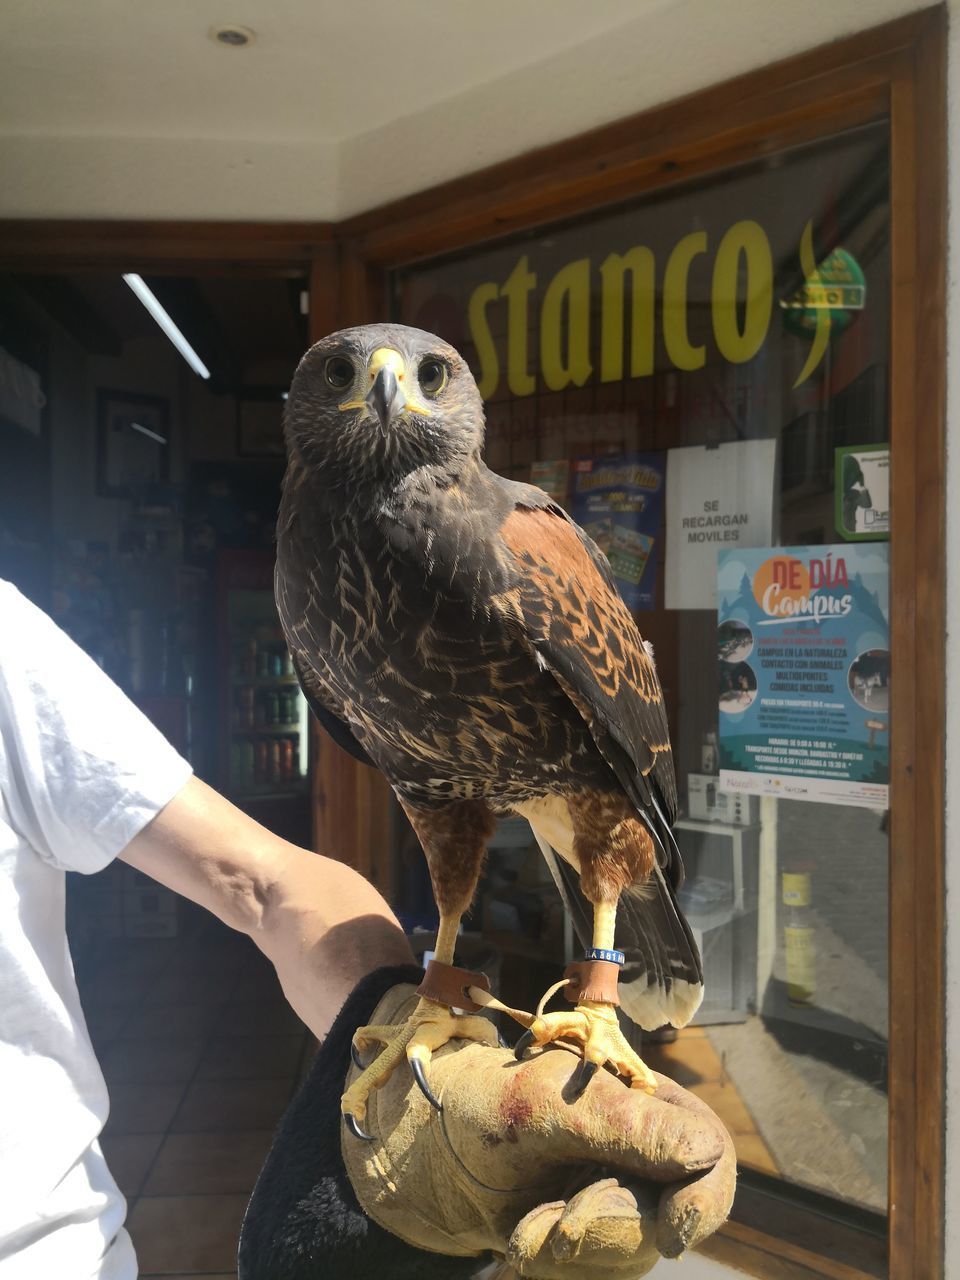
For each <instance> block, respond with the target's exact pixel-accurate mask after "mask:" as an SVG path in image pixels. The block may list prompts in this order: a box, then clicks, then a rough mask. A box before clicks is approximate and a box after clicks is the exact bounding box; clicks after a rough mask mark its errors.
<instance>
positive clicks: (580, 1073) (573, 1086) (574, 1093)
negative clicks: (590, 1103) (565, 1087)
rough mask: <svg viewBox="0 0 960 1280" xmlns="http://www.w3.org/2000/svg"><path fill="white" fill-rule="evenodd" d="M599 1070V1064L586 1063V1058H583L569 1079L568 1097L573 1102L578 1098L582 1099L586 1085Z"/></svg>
mask: <svg viewBox="0 0 960 1280" xmlns="http://www.w3.org/2000/svg"><path fill="white" fill-rule="evenodd" d="M599 1070H600V1063H599V1062H588V1061H587V1060H586V1058H584V1060H583V1062H581V1063H580V1065H579V1067H577V1069H576V1071H575V1072H574V1073H573V1075H572V1076H571V1077H570V1086H569V1088H570V1096H571V1098H572V1100H573V1101H574V1102H576V1101H577V1099H578V1098H581V1097H583V1094H584V1092H585V1090H586V1087H587V1085H588V1084H589V1083H590V1081H591V1080H592V1079H593V1077H594V1076H595V1075H596V1074H597V1072H598V1071H599Z"/></svg>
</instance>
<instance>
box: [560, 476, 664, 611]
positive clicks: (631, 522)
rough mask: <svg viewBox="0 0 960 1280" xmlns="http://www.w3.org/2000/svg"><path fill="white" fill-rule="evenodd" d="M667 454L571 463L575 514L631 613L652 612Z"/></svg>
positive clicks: (572, 505)
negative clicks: (605, 560)
mask: <svg viewBox="0 0 960 1280" xmlns="http://www.w3.org/2000/svg"><path fill="white" fill-rule="evenodd" d="M663 490H664V455H663V454H662V453H619V454H608V455H605V456H603V457H599V458H579V459H578V460H577V461H576V462H574V464H573V496H572V499H571V513H572V515H573V518H574V520H576V522H577V524H579V525H580V526H581V528H583V529H584V530H585V531H586V532H587V533H588V534H589V535H590V537H591V538H592V539H593V540H594V542H595V543H596V544H597V546H598V547H599V548H600V550H601V551H602V552H603V553H604V555H605V556H606V557H607V559H608V560H609V561H610V568H611V570H612V571H613V576H614V578H615V579H616V582H617V587H618V588H619V591H620V594H621V595H622V596H623V599H624V601H625V603H626V605H627V607H628V608H629V609H632V610H634V611H637V610H640V609H653V608H654V607H655V605H656V595H657V565H656V554H655V550H656V546H657V540H658V538H659V537H660V525H661V520H662V513H663Z"/></svg>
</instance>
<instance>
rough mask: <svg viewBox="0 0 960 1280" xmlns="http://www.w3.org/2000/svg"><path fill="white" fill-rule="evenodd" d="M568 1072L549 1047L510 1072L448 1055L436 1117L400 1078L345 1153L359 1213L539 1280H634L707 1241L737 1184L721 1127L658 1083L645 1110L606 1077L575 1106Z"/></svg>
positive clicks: (471, 1053)
mask: <svg viewBox="0 0 960 1280" xmlns="http://www.w3.org/2000/svg"><path fill="white" fill-rule="evenodd" d="M415 1003H416V997H415V995H414V989H413V988H412V987H410V986H405V985H404V986H397V987H394V988H392V989H391V990H390V991H389V992H388V993H387V995H386V996H384V998H383V999H382V1000H381V1001H380V1003H379V1005H378V1006H377V1009H376V1011H375V1013H374V1015H373V1017H372V1018H371V1022H373V1023H377V1024H393V1023H399V1022H400V1021H402V1020H403V1019H404V1018H405V1017H406V1016H407V1014H408V1013H409V1012H410V1010H411V1009H412V1007H413V1005H414V1004H415ZM577 1062H578V1058H577V1057H576V1056H574V1055H573V1054H571V1053H569V1052H567V1051H566V1050H564V1049H563V1048H562V1047H558V1046H554V1047H551V1048H549V1049H547V1050H545V1051H544V1052H542V1053H541V1054H539V1055H538V1056H535V1057H531V1058H529V1059H527V1060H525V1061H523V1062H517V1061H515V1059H514V1057H513V1054H512V1053H511V1052H510V1051H509V1050H506V1049H494V1048H491V1047H489V1046H487V1045H479V1044H473V1043H466V1042H464V1041H455V1042H453V1043H451V1044H450V1045H448V1046H446V1047H445V1048H444V1049H441V1050H440V1051H439V1052H438V1053H437V1054H436V1055H435V1056H434V1059H433V1063H432V1066H431V1072H430V1081H431V1085H432V1088H433V1090H434V1093H435V1094H436V1096H437V1097H438V1098H439V1100H440V1102H441V1104H442V1107H443V1111H442V1113H441V1114H438V1113H437V1112H436V1111H435V1110H434V1109H433V1108H432V1107H431V1106H430V1104H429V1103H428V1102H427V1100H426V1099H425V1098H424V1096H423V1094H422V1093H421V1092H420V1090H419V1089H418V1088H417V1087H416V1086H415V1084H414V1082H413V1080H412V1077H411V1076H410V1074H409V1072H407V1071H405V1070H402V1069H401V1070H398V1071H396V1072H395V1073H394V1075H393V1076H392V1078H391V1079H390V1081H389V1082H388V1083H387V1084H386V1085H385V1086H384V1088H383V1089H381V1090H379V1091H378V1092H377V1093H375V1094H373V1095H372V1096H371V1099H370V1102H369V1108H368V1111H367V1117H366V1127H367V1130H368V1132H369V1133H370V1134H371V1135H372V1137H373V1140H372V1141H371V1142H363V1141H361V1140H359V1139H358V1138H356V1137H355V1136H354V1135H352V1134H351V1133H349V1132H347V1131H346V1130H344V1132H343V1135H342V1139H341V1142H342V1154H343V1159H344V1163H345V1165H346V1169H347V1173H348V1176H349V1179H350V1182H351V1184H352V1186H353V1189H354V1191H355V1193H356V1196H357V1199H358V1200H359V1202H360V1205H361V1206H362V1208H363V1209H364V1211H365V1212H366V1213H367V1214H368V1215H369V1216H370V1217H371V1218H372V1219H373V1220H374V1221H375V1222H377V1223H379V1224H380V1225H381V1226H382V1227H385V1228H386V1229H387V1230H388V1231H390V1232H392V1233H393V1234H394V1235H396V1236H399V1237H400V1238H401V1239H403V1240H405V1241H407V1243H408V1244H411V1245H413V1246H415V1247H416V1248H419V1249H423V1250H428V1251H430V1252H434V1253H441V1254H448V1255H454V1256H459V1257H470V1256H477V1255H481V1254H483V1253H485V1252H487V1251H488V1250H492V1251H493V1252H494V1253H495V1254H496V1255H498V1256H499V1257H500V1258H503V1259H505V1260H506V1261H507V1262H508V1263H510V1264H511V1265H512V1266H513V1267H514V1268H515V1269H516V1271H517V1272H518V1273H519V1274H520V1275H521V1276H529V1277H535V1278H536V1280H581V1278H582V1280H634V1278H635V1277H639V1276H643V1275H645V1274H646V1273H647V1272H648V1271H649V1270H650V1268H651V1267H652V1266H653V1265H654V1263H655V1262H656V1261H657V1259H658V1258H659V1257H660V1256H664V1257H677V1256H679V1255H680V1254H681V1253H682V1252H683V1251H684V1250H685V1249H688V1248H690V1247H691V1246H692V1245H694V1244H696V1243H697V1242H699V1241H700V1240H703V1239H704V1238H705V1237H706V1236H708V1235H710V1234H711V1233H712V1232H713V1231H715V1230H716V1229H717V1227H718V1226H719V1225H720V1224H721V1223H722V1222H723V1221H724V1219H725V1218H726V1217H727V1214H728V1213H729V1211H730V1206H731V1204H732V1202H733V1193H734V1185H735V1180H736V1157H735V1154H734V1150H733V1143H732V1141H731V1139H730V1137H729V1135H728V1134H727V1132H726V1130H725V1129H724V1128H723V1126H722V1125H721V1123H720V1121H719V1120H718V1119H717V1117H716V1116H715V1115H714V1114H713V1112H712V1111H710V1109H709V1108H708V1107H707V1106H706V1105H705V1104H704V1103H702V1102H700V1101H699V1100H698V1099H697V1098H695V1097H694V1096H693V1095H692V1094H690V1093H688V1092H687V1091H686V1090H685V1089H681V1088H680V1087H679V1085H676V1084H674V1083H673V1082H672V1081H669V1080H667V1079H666V1078H664V1077H659V1079H660V1088H659V1089H658V1091H657V1093H656V1095H654V1096H653V1097H651V1096H650V1095H648V1094H646V1093H644V1092H642V1091H640V1090H631V1089H628V1088H627V1087H626V1086H625V1085H624V1084H623V1083H622V1082H621V1081H620V1080H618V1079H617V1078H616V1077H615V1076H613V1075H611V1074H610V1073H608V1072H605V1071H604V1072H599V1073H598V1074H597V1075H596V1076H595V1077H594V1079H593V1080H592V1081H591V1083H590V1087H589V1088H588V1089H587V1090H586V1092H585V1093H584V1095H583V1096H582V1097H581V1098H580V1099H579V1100H578V1101H576V1102H571V1101H569V1099H568V1097H567V1096H565V1095H567V1093H568V1090H567V1085H568V1082H569V1079H570V1076H571V1075H572V1073H573V1072H574V1070H575V1068H576V1065H577ZM355 1075H356V1068H351V1071H350V1072H349V1073H348V1082H349V1081H350V1080H352V1079H353V1078H354V1077H355Z"/></svg>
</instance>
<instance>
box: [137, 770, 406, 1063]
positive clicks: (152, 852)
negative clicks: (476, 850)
mask: <svg viewBox="0 0 960 1280" xmlns="http://www.w3.org/2000/svg"><path fill="white" fill-rule="evenodd" d="M120 857H121V858H122V859H123V860H124V861H125V862H128V863H129V864H130V865H131V866H134V867H136V868H137V869H138V870H139V871H143V872H144V873H145V874H146V875H148V876H152V878H153V879H154V880H157V881H159V882H160V883H161V884H163V885H166V886H167V887H168V888H169V889H173V890H174V891H175V892H176V893H179V894H182V895H183V896H184V897H186V898H190V899H191V900H192V901H193V902H196V903H199V905H200V906H202V907H206V908H207V909H208V910H209V911H212V912H213V914H214V915H216V916H218V917H219V918H220V919H221V920H222V921H223V922H224V923H225V924H228V925H230V926H231V928H234V929H238V930H240V931H241V932H242V933H246V934H248V935H249V936H250V937H251V938H252V939H253V940H254V942H256V944H257V946H258V947H259V948H260V950H261V951H263V953H264V954H265V955H266V956H267V957H268V958H269V959H270V960H271V961H272V962H273V964H274V967H275V968H276V970H277V975H278V977H279V979H280V982H281V985H282V986H283V990H284V994H285V995H286V997H287V999H288V1000H289V1001H290V1004H291V1005H292V1006H293V1008H294V1009H295V1010H296V1012H297V1013H298V1014H299V1015H300V1017H301V1018H302V1019H303V1020H304V1022H306V1024H307V1026H308V1027H309V1028H310V1030H311V1031H312V1032H313V1033H314V1035H316V1036H317V1037H318V1038H319V1039H322V1038H323V1036H325V1035H326V1033H327V1031H328V1030H329V1029H330V1026H331V1024H332V1022H333V1019H334V1018H335V1017H336V1014H337V1011H338V1010H339V1009H340V1007H341V1005H342V1004H343V1002H344V1001H345V1000H346V998H347V996H348V995H349V994H350V992H351V991H352V990H353V989H354V987H355V986H356V985H357V983H358V982H359V981H360V980H361V979H362V978H363V977H365V976H366V975H367V974H368V973H370V972H372V971H373V970H374V969H377V968H379V967H380V966H382V965H394V964H409V963H411V962H412V958H413V957H412V954H411V951H410V948H409V946H408V944H407V940H406V938H405V937H404V934H403V931H402V929H401V928H400V925H399V924H398V923H397V920H396V918H395V916H394V915H393V913H392V912H391V910H390V908H389V907H388V906H387V904H386V902H385V901H384V900H383V898H381V896H380V894H379V893H378V892H377V891H376V889H375V888H374V887H373V885H371V884H370V883H369V882H368V881H367V880H365V879H364V878H363V876H361V875H359V874H358V873H357V872H356V871H353V870H352V869H351V868H350V867H347V866H345V865H344V864H343V863H341V862H337V861H335V860H334V859H332V858H325V857H322V856H320V855H319V854H314V853H308V852H307V851H306V850H304V849H299V848H297V847H296V846H295V845H292V844H289V843H288V842H287V841H285V840H281V839H280V838H279V837H278V836H275V835H273V834H272V833H271V832H269V831H267V830H266V828H265V827H262V826H261V825H260V824H259V823H258V822H256V821H254V819H253V818H251V817H249V816H248V815H247V814H245V813H242V812H241V811H240V810H239V809H238V808H236V806H235V805H232V804H231V803H230V801H229V800H226V799H224V797H223V796H221V795H219V794H218V793H217V792H216V791H214V790H213V789H212V788H211V787H208V786H207V785H206V784H205V783H203V782H201V781H199V779H197V778H191V779H190V781H189V782H187V784H186V785H185V786H184V787H183V788H182V790H181V791H180V792H178V794H177V795H176V796H174V798H173V799H172V800H171V801H170V802H169V804H167V805H166V807H165V808H163V809H162V810H161V811H160V813H158V814H157V816H156V817H155V818H154V819H153V821H152V822H150V823H148V824H147V825H146V826H145V827H144V828H143V830H142V831H141V832H140V833H139V834H138V835H136V836H135V837H134V838H133V840H131V841H130V843H129V844H128V845H127V847H126V848H125V849H124V850H123V852H122V853H121V854H120Z"/></svg>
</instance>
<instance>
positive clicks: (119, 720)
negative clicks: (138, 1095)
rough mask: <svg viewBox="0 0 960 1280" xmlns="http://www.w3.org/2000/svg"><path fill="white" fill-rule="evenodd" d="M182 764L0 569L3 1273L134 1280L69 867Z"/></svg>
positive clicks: (127, 827) (139, 821)
mask: <svg viewBox="0 0 960 1280" xmlns="http://www.w3.org/2000/svg"><path fill="white" fill-rule="evenodd" d="M189 776H190V766H189V765H188V764H187V762H186V761H185V760H183V759H182V758H181V757H180V756H179V755H178V754H177V752H176V751H174V749H173V748H172V747H171V746H170V744H169V743H168V742H167V741H166V740H165V739H164V738H163V736H162V735H161V734H160V733H158V732H157V730H156V729H155V728H154V727H153V725H151V724H150V722H149V721H148V720H147V719H146V717H145V716H143V715H142V714H141V713H140V712H139V711H138V710H137V708H136V707H134V706H133V704H132V703H131V702H129V701H128V699H127V698H126V697H125V696H124V695H123V694H122V693H121V692H120V690H119V689H118V688H117V687H116V685H114V684H113V683H112V682H111V681H110V680H109V679H108V678H107V676H105V675H104V674H103V672H102V671H101V670H100V669H99V667H97V665H96V664H95V663H94V662H92V661H91V660H90V658H88V657H87V656H86V654H84V653H83V652H82V651H81V650H80V649H79V648H78V647H77V646H76V645H75V644H74V643H73V641H72V640H70V639H69V638H68V637H67V636H66V635H64V633H63V632H62V631H60V630H59V628H58V627H57V626H55V625H54V623H53V622H51V620H50V619H49V618H48V617H47V616H46V615H45V614H43V613H42V612H41V611H40V610H39V609H37V608H35V607H34V606H33V605H32V604H30V603H29V601H27V600H26V599H25V598H24V597H23V596H22V595H21V594H20V593H19V592H18V591H17V590H16V588H14V587H13V586H11V585H10V584H9V583H7V582H3V581H0V1280H88V1277H97V1278H98V1280H133V1277H135V1276H136V1274H137V1262H136V1258H135V1256H134V1252H133V1245H132V1244H131V1241H130V1237H129V1236H128V1235H127V1233H126V1231H125V1230H124V1228H123V1219H124V1215H125V1213H126V1202H125V1201H124V1199H123V1197H122V1196H121V1194H120V1192H119V1190H118V1189H117V1186H116V1183H115V1182H114V1181H113V1179H112V1177H111V1176H110V1173H109V1171H108V1169H107V1166H106V1163H105V1161H104V1158H103V1155H102V1153H101V1151H100V1145H99V1142H98V1137H99V1134H100V1130H101V1129H102V1128H103V1124H104V1121H105V1120H106V1118H107V1107H108V1103H107V1090H106V1085H105V1084H104V1080H103V1075H102V1074H101V1071H100V1068H99V1066H98V1064H97V1060H96V1058H95V1056H94V1052H93V1048H92V1046H91V1044H90V1037H89V1035H88V1033H87V1028H86V1024H85V1022H84V1018H83V1013H82V1011H81V1009H80V1000H79V997H78V994H77V985H76V981H75V979H74V975H73V963H72V961H71V959H70V953H69V950H68V948H67V936H66V928H65V922H64V897H65V880H66V877H65V874H64V873H65V871H68V870H69V871H81V872H93V871H99V870H101V868H103V867H105V866H106V865H107V863H109V862H110V861H111V860H112V859H113V858H115V857H116V855H117V854H118V853H119V852H120V851H121V850H122V849H123V848H124V847H125V846H126V845H127V844H128V843H129V842H130V840H132V839H133V837H134V836H135V835H136V834H137V833H138V832H139V831H140V830H141V829H142V828H143V827H144V826H146V824H147V823H148V822H149V821H150V820H151V818H153V817H155V816H156V814H157V813H159V811H160V810H161V809H162V808H163V807H164V805H165V804H166V803H167V802H168V801H169V800H171V799H172V798H173V796H175V795H176V793H177V792H178V791H179V790H180V789H181V788H182V787H183V786H184V784H185V783H186V781H187V779H188V778H189Z"/></svg>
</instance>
